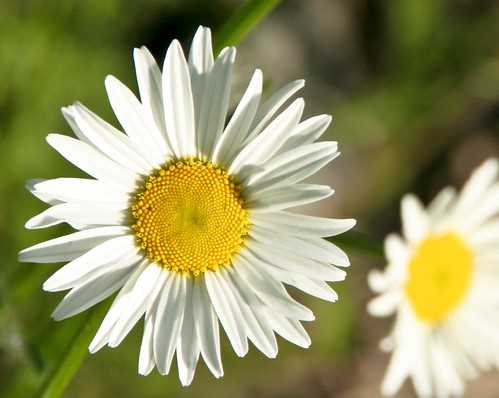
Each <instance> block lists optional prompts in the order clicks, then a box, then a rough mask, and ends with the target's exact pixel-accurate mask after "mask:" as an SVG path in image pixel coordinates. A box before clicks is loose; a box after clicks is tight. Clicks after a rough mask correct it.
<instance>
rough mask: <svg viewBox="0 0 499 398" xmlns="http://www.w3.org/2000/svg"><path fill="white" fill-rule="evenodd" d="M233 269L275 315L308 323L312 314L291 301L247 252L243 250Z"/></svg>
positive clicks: (257, 260) (265, 268) (266, 270)
mask: <svg viewBox="0 0 499 398" xmlns="http://www.w3.org/2000/svg"><path fill="white" fill-rule="evenodd" d="M235 261H236V263H235V265H234V267H235V268H236V269H237V272H238V274H240V275H241V277H242V278H244V279H245V280H246V281H247V282H248V285H249V286H251V287H252V288H253V290H254V291H255V292H256V293H257V295H258V296H259V297H260V298H261V300H262V301H263V302H264V303H266V305H267V306H268V307H269V308H271V309H273V310H275V311H276V312H277V313H279V314H281V315H283V316H285V317H288V318H293V319H301V320H305V321H310V320H313V319H314V314H313V313H312V311H310V310H309V309H308V308H307V307H305V306H304V305H303V304H300V303H299V302H297V301H296V300H295V299H293V298H292V297H291V296H290V295H289V293H288V292H287V291H286V289H285V288H284V286H283V285H282V284H281V283H280V282H279V281H277V280H276V279H275V278H274V277H273V276H272V274H271V273H269V271H268V266H267V265H266V264H264V263H262V262H261V261H260V260H259V259H258V258H257V257H255V256H254V255H253V254H251V252H249V251H248V250H243V251H241V253H240V256H239V258H238V259H237V260H235Z"/></svg>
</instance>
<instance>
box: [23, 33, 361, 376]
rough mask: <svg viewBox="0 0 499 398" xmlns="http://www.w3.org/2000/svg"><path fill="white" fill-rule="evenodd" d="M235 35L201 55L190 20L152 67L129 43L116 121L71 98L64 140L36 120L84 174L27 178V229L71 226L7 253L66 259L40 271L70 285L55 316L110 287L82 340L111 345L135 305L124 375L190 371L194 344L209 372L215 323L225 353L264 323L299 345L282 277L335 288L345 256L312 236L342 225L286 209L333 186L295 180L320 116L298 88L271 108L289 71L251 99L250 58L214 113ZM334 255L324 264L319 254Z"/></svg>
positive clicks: (346, 224)
mask: <svg viewBox="0 0 499 398" xmlns="http://www.w3.org/2000/svg"><path fill="white" fill-rule="evenodd" d="M235 55H236V50H235V48H225V49H223V50H222V51H221V53H220V55H219V56H218V57H217V59H216V60H214V59H213V53H212V46H211V34H210V31H209V29H207V28H204V27H200V28H199V29H198V31H197V33H196V35H195V37H194V40H193V43H192V46H191V50H190V54H189V59H188V61H187V60H186V59H185V57H184V54H183V52H182V48H181V47H180V45H179V43H178V42H177V41H173V42H172V44H171V45H170V47H169V49H168V51H167V54H166V59H165V62H164V66H163V73H161V72H160V70H159V68H158V66H157V64H156V62H155V60H154V59H153V57H152V56H151V54H150V53H149V51H148V50H147V49H146V48H144V47H142V48H141V49H136V50H135V51H134V59H135V67H136V71H137V80H138V86H139V91H140V99H141V100H140V102H139V100H138V99H137V98H136V97H135V96H134V94H133V93H132V92H131V91H130V90H129V89H128V88H127V87H125V86H124V85H123V84H122V83H120V82H119V81H118V80H117V79H115V78H114V77H110V76H109V77H107V78H106V89H107V93H108V96H109V100H110V103H111V106H112V108H113V110H114V113H115V114H116V117H117V118H118V120H119V122H120V124H121V126H122V127H123V130H124V131H125V134H123V133H122V132H120V131H118V130H117V129H115V128H114V127H112V126H111V125H109V124H108V123H106V122H105V121H103V120H102V119H100V118H99V117H98V116H96V115H95V114H93V113H92V112H91V111H89V110H88V109H87V108H85V107H84V106H83V105H81V104H79V103H76V104H74V105H72V106H70V107H68V108H64V109H63V113H64V116H65V118H66V120H67V121H68V123H69V124H70V126H71V127H72V129H73V131H74V133H75V134H76V136H77V137H78V139H74V138H70V137H67V136H64V135H57V134H50V135H49V136H48V137H47V141H48V143H49V144H50V145H51V146H52V147H53V148H54V149H55V150H57V151H58V152H59V153H60V154H61V155H62V156H63V157H65V158H66V159H67V160H68V161H70V162H71V163H73V164H74V165H75V166H77V167H79V168H80V169H82V170H83V171H84V172H86V173H87V174H89V175H90V176H92V177H94V178H95V179H81V178H58V179H53V180H45V181H40V180H37V181H30V182H29V183H28V188H29V189H30V191H31V192H32V193H33V194H34V195H35V196H37V197H38V198H40V199H41V200H43V201H44V202H46V203H48V204H50V205H51V207H50V208H48V209H47V210H45V211H44V212H42V213H41V214H39V215H37V216H35V217H33V218H32V219H30V220H29V221H28V222H27V224H26V227H27V228H44V227H49V226H52V225H56V224H60V223H63V222H66V223H68V224H70V225H71V226H72V227H74V228H75V229H77V230H79V231H78V232H76V233H72V234H70V235H66V236H63V237H60V238H56V239H53V240H50V241H47V242H43V243H40V244H38V245H35V246H33V247H30V248H28V249H25V250H23V251H21V253H20V255H19V258H20V260H21V261H30V262H39V263H52V262H60V261H69V263H68V264H67V265H65V266H64V267H62V268H61V269H59V270H58V271H57V272H56V273H55V274H53V275H52V276H51V277H50V278H49V279H48V280H47V281H46V282H45V283H44V285H43V288H44V289H45V290H47V291H61V290H66V289H71V290H70V291H69V293H68V294H67V295H66V296H65V297H64V299H63V300H62V302H61V303H60V304H59V306H58V307H57V308H56V309H55V311H54V313H53V317H54V318H55V319H57V320H59V319H64V318H67V317H70V316H73V315H75V314H78V313H80V312H82V311H84V310H86V309H88V308H89V307H91V306H93V305H95V304H96V303H98V302H100V301H102V300H104V299H105V298H106V297H108V296H110V295H111V294H113V293H114V292H116V291H118V290H119V293H118V295H117V296H116V298H115V300H114V302H113V304H112V306H111V308H110V309H109V311H108V313H107V315H106V317H105V318H104V320H103V322H102V325H101V326H100V328H99V330H98V331H97V334H96V336H95V338H94V339H93V341H92V342H91V344H90V347H89V349H90V351H91V352H95V351H97V350H99V349H100V348H101V347H103V346H104V345H106V344H107V345H108V346H110V347H116V346H117V345H118V344H120V343H121V341H122V340H123V339H124V338H125V336H126V335H127V334H128V333H129V332H130V330H131V329H132V328H133V326H134V325H135V324H136V323H137V322H138V321H139V320H140V319H141V318H142V317H144V325H145V326H144V332H143V338H142V344H141V349H140V358H139V373H140V374H144V375H145V374H148V373H149V372H151V370H152V369H153V368H154V367H157V368H158V370H159V372H160V373H161V374H167V373H168V372H169V371H170V367H171V363H172V359H173V356H174V353H176V358H177V364H178V372H179V377H180V380H181V382H182V384H184V385H188V384H190V383H191V381H192V378H193V376H194V371H195V368H196V364H197V362H198V359H199V356H200V355H202V357H203V359H204V361H205V362H206V364H207V366H208V367H209V369H210V370H211V372H212V373H213V374H214V375H215V377H221V376H222V375H223V369H222V362H221V359H220V342H219V321H220V323H221V325H222V327H223V329H224V330H225V332H226V334H227V337H228V339H229V340H230V343H231V345H232V347H233V348H234V351H235V352H236V354H237V355H238V356H241V357H242V356H244V355H246V353H247V352H248V339H249V340H251V341H252V342H253V344H254V345H255V346H256V347H257V348H258V349H259V350H260V351H262V352H263V353H264V354H265V355H267V356H268V357H271V358H273V357H275V356H276V355H277V343H276V338H275V334H274V333H278V334H279V335H281V336H282V337H284V338H285V339H287V340H289V341H291V342H293V343H295V344H297V345H299V346H302V347H308V346H309V345H310V339H309V336H308V335H307V333H306V331H305V329H304V328H303V326H302V325H301V323H300V321H311V320H313V319H314V315H313V314H312V312H311V311H310V310H309V309H308V308H306V307H305V306H303V305H302V304H300V303H298V302H297V301H295V300H294V299H293V298H292V297H291V296H290V295H289V294H288V293H287V292H286V290H285V288H284V286H283V284H288V285H292V286H295V287H297V288H298V289H301V290H303V291H305V292H307V293H309V294H311V295H314V296H317V297H320V298H322V299H325V300H329V301H335V300H336V299H337V296H336V293H335V292H334V291H333V290H332V289H331V288H330V287H329V286H328V284H327V283H326V281H340V280H343V279H344V278H345V272H344V271H343V270H342V269H340V268H337V266H338V267H346V266H348V265H349V262H348V258H347V256H346V255H345V253H343V252H342V251H341V250H340V249H338V248H337V247H336V246H335V245H333V244H332V243H330V242H328V241H326V240H324V239H322V238H323V237H326V236H333V235H337V234H340V233H342V232H344V231H346V230H348V229H350V228H352V226H353V225H354V224H355V221H354V220H351V219H343V220H337V219H327V218H319V217H311V216H305V215H300V214H296V213H290V212H288V211H286V210H287V209H289V208H291V207H294V206H298V205H305V204H308V203H312V202H316V201H319V200H321V199H324V198H327V197H328V196H330V195H332V193H333V191H332V189H331V188H329V187H328V186H322V185H313V184H308V183H303V182H302V181H303V180H304V179H306V178H307V177H309V176H310V175H312V174H313V173H315V172H316V171H317V170H319V169H321V168H322V167H324V166H325V165H326V164H328V163H329V162H330V161H332V160H333V159H334V158H336V157H337V156H338V155H339V153H338V152H337V144H336V143H335V142H320V143H314V141H316V140H317V139H318V138H319V137H320V136H321V134H322V133H323V132H324V131H325V130H326V128H327V127H328V125H329V123H330V121H331V118H330V116H327V115H321V116H316V117H312V118H310V119H307V120H305V121H300V119H301V116H302V112H303V107H304V101H303V100H302V99H296V100H295V101H294V102H292V103H291V104H290V105H289V106H287V107H286V108H285V109H284V110H283V111H282V112H279V110H280V109H281V108H282V107H283V106H284V104H285V102H286V101H287V100H288V99H289V98H291V97H292V96H293V94H294V93H295V92H296V91H297V90H299V89H300V88H301V87H302V86H303V81H301V80H299V81H295V82H292V83H290V84H288V85H286V86H284V87H283V88H281V89H280V90H278V91H277V92H276V93H274V94H273V95H272V96H270V98H268V99H267V100H266V101H262V99H261V97H262V73H261V71H260V70H256V71H255V72H254V74H253V77H252V78H251V80H250V82H249V85H248V88H247V89H246V91H245V93H244V94H243V96H242V98H241V100H240V101H239V103H238V105H237V107H236V109H235V111H234V113H233V114H232V116H231V117H230V119H229V121H228V123H227V124H226V123H225V121H226V117H227V111H228V107H229V93H230V84H231V73H232V67H233V64H234V60H235ZM333 264H334V265H333Z"/></svg>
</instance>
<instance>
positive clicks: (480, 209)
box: [459, 184, 499, 232]
mask: <svg viewBox="0 0 499 398" xmlns="http://www.w3.org/2000/svg"><path fill="white" fill-rule="evenodd" d="M498 214H499V184H496V185H494V186H492V187H491V188H490V189H489V190H488V191H487V192H485V193H484V194H483V197H482V198H480V204H479V206H476V207H475V209H474V210H473V211H470V212H469V213H468V214H467V216H466V217H465V218H464V219H463V220H462V221H460V223H459V228H460V229H461V230H463V231H464V232H468V231H470V230H472V229H475V228H476V227H477V226H480V224H482V223H484V222H486V221H488V220H489V219H491V218H493V217H495V216H497V215H498Z"/></svg>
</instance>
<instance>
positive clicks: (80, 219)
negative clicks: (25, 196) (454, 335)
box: [25, 203, 127, 229]
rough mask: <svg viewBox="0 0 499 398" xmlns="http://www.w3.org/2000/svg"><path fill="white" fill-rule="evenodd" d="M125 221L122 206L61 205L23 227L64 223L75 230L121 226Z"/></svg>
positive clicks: (31, 219)
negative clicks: (100, 226)
mask: <svg viewBox="0 0 499 398" xmlns="http://www.w3.org/2000/svg"><path fill="white" fill-rule="evenodd" d="M126 219H127V214H126V210H124V209H123V206H116V205H110V204H101V205H91V204H78V203H61V204H58V205H55V206H52V207H49V208H48V209H47V210H45V211H42V212H41V213H40V214H37V215H36V216H34V217H32V218H30V219H29V220H28V221H26V224H25V227H26V228H28V229H39V228H47V227H51V226H53V225H57V224H61V223H63V222H66V223H68V224H69V225H71V226H72V227H73V228H75V229H84V228H89V227H94V226H98V225H122V224H124V223H125V221H126Z"/></svg>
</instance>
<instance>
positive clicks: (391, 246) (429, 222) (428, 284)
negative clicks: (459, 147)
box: [368, 159, 499, 397]
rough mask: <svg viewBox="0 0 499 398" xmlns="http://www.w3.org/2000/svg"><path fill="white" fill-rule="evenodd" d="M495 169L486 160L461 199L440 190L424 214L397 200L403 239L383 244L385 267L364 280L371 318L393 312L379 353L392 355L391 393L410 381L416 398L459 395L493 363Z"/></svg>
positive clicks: (410, 201) (498, 343) (496, 348)
mask: <svg viewBox="0 0 499 398" xmlns="http://www.w3.org/2000/svg"><path fill="white" fill-rule="evenodd" d="M498 173H499V163H498V161H497V160H495V159H491V160H488V161H486V162H485V163H484V164H483V165H482V166H481V167H479V168H478V169H477V170H476V171H475V172H474V173H473V175H472V176H471V178H470V179H469V181H468V182H467V183H466V185H465V186H464V188H463V190H462V192H461V193H460V194H459V195H457V194H456V192H455V191H454V189H452V188H446V189H444V190H443V191H442V192H440V193H439V194H438V195H437V197H436V198H435V199H434V200H433V202H432V203H431V204H430V205H429V206H428V208H427V209H424V208H423V206H422V204H421V203H420V202H419V200H418V199H417V198H415V197H414V196H412V195H407V196H405V197H404V198H403V199H402V206H401V208H402V229H403V235H404V236H403V238H402V237H400V236H398V235H390V236H388V237H387V239H386V241H385V252H386V256H387V259H388V265H387V267H386V269H385V271H384V272H379V271H373V272H371V273H370V275H369V284H370V286H371V288H372V289H373V290H374V291H375V292H377V293H380V295H379V296H378V297H377V298H375V299H374V300H372V301H371V302H370V303H369V305H368V310H369V312H370V313H371V314H373V315H376V316H387V315H390V314H392V313H394V312H396V320H395V325H394V328H393V331H392V333H391V334H390V336H389V337H387V338H386V339H384V340H383V341H382V343H381V347H382V348H383V349H385V350H388V351H393V354H392V358H391V362H390V364H389V366H388V370H387V373H386V376H385V379H384V381H383V385H382V391H383V393H384V394H385V395H393V394H395V393H396V392H397V391H398V390H399V388H400V386H401V384H402V383H403V381H404V380H405V379H406V378H407V377H410V378H411V379H412V382H413V384H414V387H415V389H416V392H417V394H418V395H419V396H424V397H427V396H438V397H449V396H456V395H461V394H462V393H463V390H464V382H465V381H466V380H468V379H471V378H474V377H475V376H477V374H478V372H479V371H480V370H486V369H489V368H491V367H493V366H496V365H497V364H498V360H499V335H498V334H497V331H498V330H499V293H498V292H499V290H498V288H497V286H498V285H497V283H498V282H499V279H498V277H499V274H498V273H497V266H498V260H499V257H498V254H499V249H498V244H499V219H498V218H497V216H498V215H499V182H498V181H497V177H498Z"/></svg>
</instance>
